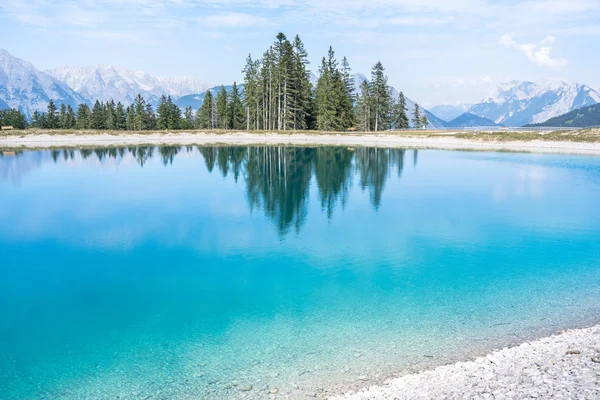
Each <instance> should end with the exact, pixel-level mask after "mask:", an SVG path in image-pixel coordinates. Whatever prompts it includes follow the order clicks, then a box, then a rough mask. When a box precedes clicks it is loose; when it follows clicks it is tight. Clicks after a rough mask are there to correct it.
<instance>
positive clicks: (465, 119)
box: [446, 112, 498, 128]
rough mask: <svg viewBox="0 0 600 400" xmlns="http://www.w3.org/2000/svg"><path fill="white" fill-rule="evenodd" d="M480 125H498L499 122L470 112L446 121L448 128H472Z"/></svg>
mask: <svg viewBox="0 0 600 400" xmlns="http://www.w3.org/2000/svg"><path fill="white" fill-rule="evenodd" d="M478 126H498V124H497V123H495V122H494V121H490V120H489V119H487V118H483V117H480V116H478V115H474V114H471V113H468V112H466V113H464V114H462V115H460V116H458V117H456V118H455V119H453V120H452V121H449V122H448V123H446V127H448V128H472V127H478Z"/></svg>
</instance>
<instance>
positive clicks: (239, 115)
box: [227, 82, 246, 130]
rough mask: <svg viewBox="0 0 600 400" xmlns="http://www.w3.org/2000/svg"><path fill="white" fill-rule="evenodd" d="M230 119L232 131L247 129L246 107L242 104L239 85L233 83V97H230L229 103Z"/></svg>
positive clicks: (229, 123) (229, 124)
mask: <svg viewBox="0 0 600 400" xmlns="http://www.w3.org/2000/svg"><path fill="white" fill-rule="evenodd" d="M227 107H228V118H229V121H228V123H227V125H228V126H229V127H230V128H231V129H236V130H240V129H244V128H245V127H246V119H245V115H244V105H243V103H242V99H241V98H240V92H239V90H238V87H237V84H236V83H235V82H233V88H232V90H231V95H230V97H229V102H228V105H227Z"/></svg>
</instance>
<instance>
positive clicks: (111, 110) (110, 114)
mask: <svg viewBox="0 0 600 400" xmlns="http://www.w3.org/2000/svg"><path fill="white" fill-rule="evenodd" d="M116 109H117V106H116V105H115V102H114V100H111V101H108V102H106V105H105V110H104V111H105V116H106V122H105V126H106V129H110V130H114V129H116V127H117V123H116V116H115V114H116V112H117V110H116Z"/></svg>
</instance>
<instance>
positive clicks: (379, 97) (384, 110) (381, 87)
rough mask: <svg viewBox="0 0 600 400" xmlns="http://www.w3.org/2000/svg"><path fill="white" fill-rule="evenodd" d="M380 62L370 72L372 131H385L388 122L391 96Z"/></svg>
mask: <svg viewBox="0 0 600 400" xmlns="http://www.w3.org/2000/svg"><path fill="white" fill-rule="evenodd" d="M384 71H385V69H384V68H383V64H381V61H378V62H377V63H376V64H375V65H374V66H373V69H372V70H371V100H372V107H373V113H374V118H375V125H374V127H373V128H374V130H375V132H377V131H379V130H383V129H386V128H387V127H388V125H389V122H390V111H391V95H390V89H389V87H388V84H387V76H386V75H385V74H384Z"/></svg>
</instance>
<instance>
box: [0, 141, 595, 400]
mask: <svg viewBox="0 0 600 400" xmlns="http://www.w3.org/2000/svg"><path fill="white" fill-rule="evenodd" d="M599 238H600V157H591V156H590V157H587V156H569V155H549V154H544V155H541V154H517V153H484V152H458V151H440V150H418V151H417V150H412V149H411V150H405V149H382V148H361V147H357V148H347V147H312V148H301V147H285V146H284V147H277V146H250V147H242V146H238V147H235V146H215V147H210V146H205V147H197V146H184V147H173V146H171V147H143V146H142V147H131V148H100V149H80V150H72V149H65V150H52V151H50V150H46V151H26V152H22V153H16V154H11V153H8V154H4V155H3V156H0V398H1V399H6V400H11V399H15V400H28V399H36V400H39V399H60V400H74V399H78V400H79V399H107V400H108V399H111V400H112V399H152V400H155V399H211V400H213V399H238V398H240V399H241V398H245V399H269V398H285V396H288V397H289V398H293V399H304V398H311V399H313V398H315V397H316V398H326V397H327V396H328V395H329V394H332V393H341V392H344V391H345V390H348V389H351V388H358V387H362V386H366V385H369V384H371V383H375V382H381V381H382V380H384V379H386V378H388V377H390V376H394V374H396V373H399V372H401V371H415V370H419V369H423V368H427V367H428V366H431V365H438V364H443V363H448V362H452V361H454V360H458V359H467V358H469V357H471V356H473V355H478V354H483V353H485V352H487V351H488V350H490V349H491V348H495V347H501V346H505V345H509V344H514V343H519V342H522V341H524V340H527V339H531V338H534V337H538V336H541V335H547V334H551V333H553V332H555V331H556V330H558V329H563V328H568V327H579V326H584V325H588V324H594V323H597V322H598V320H599V319H600V318H599V316H600V240H598V239H599ZM271 392H278V393H277V394H274V393H273V394H271Z"/></svg>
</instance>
